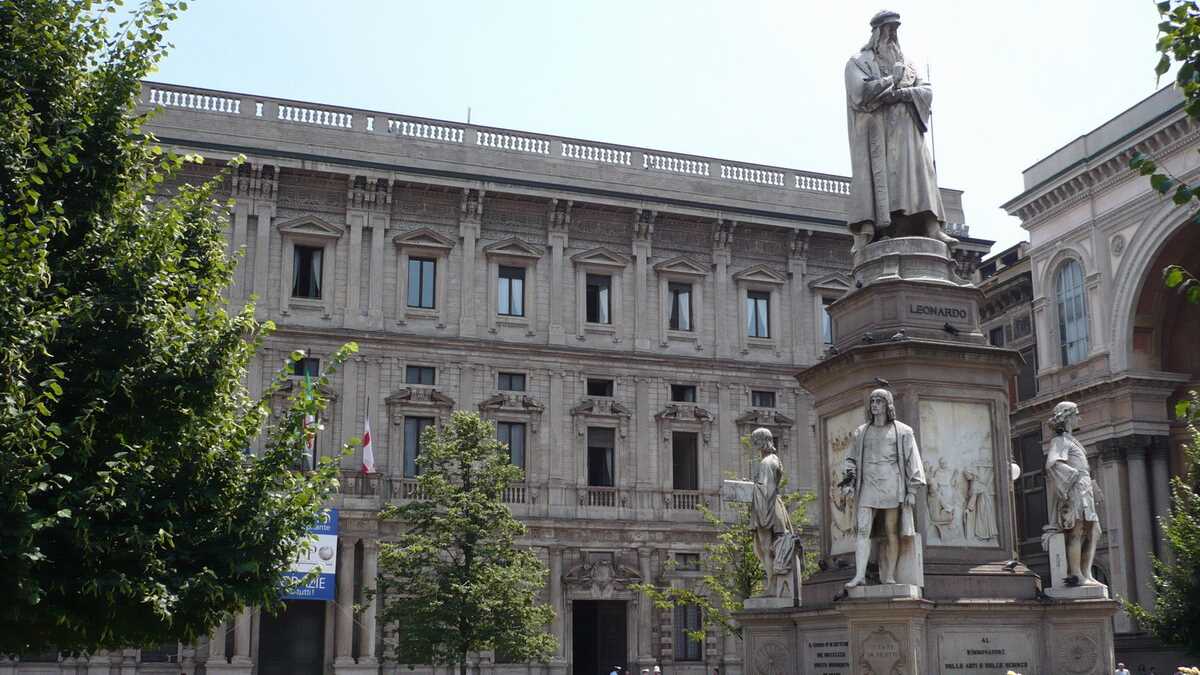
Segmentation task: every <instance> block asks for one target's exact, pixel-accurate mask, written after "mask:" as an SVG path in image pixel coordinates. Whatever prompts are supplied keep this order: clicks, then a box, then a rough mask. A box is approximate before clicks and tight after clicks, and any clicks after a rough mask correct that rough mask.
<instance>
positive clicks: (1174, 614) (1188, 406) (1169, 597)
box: [1125, 392, 1200, 654]
mask: <svg viewBox="0 0 1200 675" xmlns="http://www.w3.org/2000/svg"><path fill="white" fill-rule="evenodd" d="M1176 412H1177V413H1178V415H1179V417H1180V418H1181V419H1185V420H1187V422H1188V433H1189V434H1190V435H1191V442H1190V443H1188V444H1186V445H1185V446H1184V451H1185V453H1186V456H1187V462H1188V472H1187V475H1186V476H1184V477H1182V478H1180V477H1176V478H1173V479H1172V480H1171V513H1170V515H1168V516H1166V517H1165V518H1163V520H1162V531H1163V538H1164V539H1166V541H1167V543H1168V544H1169V545H1170V547H1171V553H1172V555H1173V559H1171V560H1170V561H1169V562H1168V561H1164V560H1159V559H1155V561H1154V592H1155V598H1154V609H1153V610H1147V609H1145V608H1143V607H1141V606H1140V605H1138V604H1136V603H1130V602H1126V603H1125V609H1126V610H1127V611H1128V612H1129V613H1130V614H1131V615H1132V616H1133V617H1134V619H1136V620H1137V622H1138V624H1139V625H1140V626H1142V627H1144V628H1146V629H1148V630H1150V631H1151V632H1152V633H1154V635H1155V636H1156V637H1157V638H1159V639H1160V640H1162V641H1163V642H1166V643H1168V644H1176V645H1181V646H1183V647H1184V649H1186V650H1187V652H1188V653H1190V654H1200V428H1197V426H1198V425H1200V396H1197V394H1196V393H1195V392H1192V395H1191V399H1190V400H1187V401H1180V402H1179V404H1177V405H1176Z"/></svg>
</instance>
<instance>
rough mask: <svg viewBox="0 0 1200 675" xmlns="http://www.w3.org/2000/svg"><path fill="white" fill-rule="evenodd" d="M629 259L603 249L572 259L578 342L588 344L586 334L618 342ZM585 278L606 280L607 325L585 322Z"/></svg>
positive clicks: (602, 247) (622, 327)
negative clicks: (596, 277)
mask: <svg viewBox="0 0 1200 675" xmlns="http://www.w3.org/2000/svg"><path fill="white" fill-rule="evenodd" d="M629 260H630V259H629V257H628V256H626V255H624V254H623V253H618V252H617V251H614V250H612V249H609V248H607V247H604V246H599V247H596V248H592V249H588V250H586V251H583V252H580V253H576V254H575V255H573V256H571V262H572V264H573V265H574V266H575V331H576V337H577V339H578V340H580V341H587V340H588V335H589V334H599V335H601V336H607V337H608V339H611V341H612V342H620V341H621V339H622V338H621V335H622V334H623V333H624V332H625V327H624V323H623V322H624V288H625V285H624V284H625V280H624V276H625V271H626V268H627V267H628V266H629ZM588 275H596V276H607V277H608V278H609V291H608V319H609V320H608V323H598V322H594V321H588V313H587V295H588V293H587V278H588Z"/></svg>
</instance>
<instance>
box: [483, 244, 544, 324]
mask: <svg viewBox="0 0 1200 675" xmlns="http://www.w3.org/2000/svg"><path fill="white" fill-rule="evenodd" d="M543 252H544V251H543V249H542V248H541V247H539V246H534V245H533V244H530V243H529V242H526V241H524V240H523V239H521V238H519V237H510V238H508V239H504V240H502V241H498V242H495V243H493V244H489V245H487V246H485V247H483V254H484V256H485V257H486V259H487V267H488V304H489V306H490V307H492V310H491V311H489V312H488V313H487V314H488V331H489V332H492V333H496V332H498V331H499V329H500V327H502V326H518V327H523V328H524V329H525V332H526V334H527V335H533V333H534V330H535V329H536V328H537V306H538V298H537V293H538V285H537V279H538V271H537V270H538V262H539V261H540V260H541V258H542V255H543Z"/></svg>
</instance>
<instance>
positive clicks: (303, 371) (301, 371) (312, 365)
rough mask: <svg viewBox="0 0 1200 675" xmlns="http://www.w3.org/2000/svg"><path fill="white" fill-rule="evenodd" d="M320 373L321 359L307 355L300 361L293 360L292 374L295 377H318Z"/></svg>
mask: <svg viewBox="0 0 1200 675" xmlns="http://www.w3.org/2000/svg"><path fill="white" fill-rule="evenodd" d="M320 374H321V359H314V358H312V357H308V356H306V357H304V358H302V359H300V360H299V361H292V375H293V376H295V377H305V376H308V377H318V376H320Z"/></svg>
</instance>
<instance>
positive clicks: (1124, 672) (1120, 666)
mask: <svg viewBox="0 0 1200 675" xmlns="http://www.w3.org/2000/svg"><path fill="white" fill-rule="evenodd" d="M1113 675H1129V669H1128V668H1126V667H1125V664H1124V663H1117V669H1116V670H1114V671H1113Z"/></svg>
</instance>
